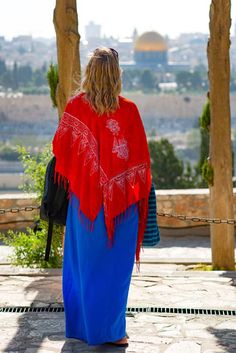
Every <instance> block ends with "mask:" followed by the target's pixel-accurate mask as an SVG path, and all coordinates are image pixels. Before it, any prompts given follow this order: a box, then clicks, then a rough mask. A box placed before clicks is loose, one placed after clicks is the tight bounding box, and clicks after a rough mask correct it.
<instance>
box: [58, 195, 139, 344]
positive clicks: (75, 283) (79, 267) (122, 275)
mask: <svg viewBox="0 0 236 353" xmlns="http://www.w3.org/2000/svg"><path fill="white" fill-rule="evenodd" d="M78 206H79V201H78V199H77V198H76V197H75V195H73V197H72V200H71V202H70V203H69V208H68V215H67V223H66V234H65V243H64V258H63V282H62V284H63V300H64V308H65V324H66V325H65V326H66V337H68V338H77V339H79V340H82V341H85V342H87V343H88V344H90V345H97V344H102V343H105V342H112V341H117V340H119V339H121V338H123V337H125V335H126V320H125V312H126V305H127V299H128V291H129V286H130V281H131V275H132V269H133V264H134V258H135V250H136V242H137V233H138V211H137V205H132V206H130V207H129V209H128V210H127V211H126V214H125V217H120V222H118V224H117V225H116V228H115V234H114V243H113V245H112V246H110V245H109V244H108V238H107V233H106V227H105V223H104V210H103V208H102V209H101V211H100V212H99V214H98V216H97V218H96V220H95V222H94V227H93V230H92V231H91V230H89V229H88V227H87V225H86V222H83V221H82V220H81V217H79V216H78Z"/></svg>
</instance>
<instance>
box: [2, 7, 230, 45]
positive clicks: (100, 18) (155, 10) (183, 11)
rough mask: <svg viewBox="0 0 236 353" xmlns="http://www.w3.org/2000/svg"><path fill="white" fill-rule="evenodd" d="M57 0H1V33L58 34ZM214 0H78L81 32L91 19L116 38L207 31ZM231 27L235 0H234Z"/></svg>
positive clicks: (175, 34)
mask: <svg viewBox="0 0 236 353" xmlns="http://www.w3.org/2000/svg"><path fill="white" fill-rule="evenodd" d="M55 2H56V0H0V36H5V37H6V38H7V39H11V38H12V37H15V36H18V35H22V34H27V35H32V36H33V37H47V38H51V37H54V36H55V32H54V27H53V23H52V16H53V9H54V6H55ZM210 3H211V0H144V1H141V0H119V1H118V0H116V1H114V0H77V7H78V16H79V32H80V34H81V36H82V39H83V38H84V35H85V33H84V27H85V25H86V24H88V22H89V21H94V22H95V23H97V24H101V25H102V34H103V35H106V36H113V37H116V38H124V37H128V36H131V35H132V32H133V29H134V28H137V30H138V33H140V34H141V33H142V32H144V31H150V30H154V31H157V32H159V33H161V34H162V35H168V36H169V37H171V38H175V37H177V36H178V35H179V34H180V33H190V32H191V33H193V32H202V33H208V32H209V29H208V23H209V6H210ZM231 13H232V31H234V24H235V23H236V0H232V12H231Z"/></svg>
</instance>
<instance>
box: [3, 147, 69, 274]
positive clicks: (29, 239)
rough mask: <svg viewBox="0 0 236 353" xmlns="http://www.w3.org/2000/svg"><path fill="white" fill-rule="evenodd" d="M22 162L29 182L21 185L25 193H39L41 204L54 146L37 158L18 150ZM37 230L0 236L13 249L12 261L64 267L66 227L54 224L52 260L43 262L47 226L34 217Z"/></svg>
mask: <svg viewBox="0 0 236 353" xmlns="http://www.w3.org/2000/svg"><path fill="white" fill-rule="evenodd" d="M18 152H19V154H20V157H19V159H20V161H21V162H22V163H23V166H24V168H25V175H26V176H27V180H26V181H25V182H24V184H23V185H22V186H21V189H23V190H24V191H25V192H34V193H36V197H37V200H38V201H39V202H40V201H41V199H42V195H43V188H44V178H45V172H46V166H47V164H48V162H49V160H50V158H51V157H52V155H51V145H47V146H46V147H45V149H44V150H43V151H42V152H41V153H39V154H38V155H36V156H31V155H30V154H29V153H28V152H27V150H26V149H25V147H20V146H19V147H18ZM35 222H36V224H37V227H35V228H36V229H35V230H33V229H31V228H27V229H26V231H25V232H15V231H12V230H10V231H8V232H7V234H3V233H1V234H0V240H2V241H3V242H4V243H5V244H7V245H9V246H12V247H13V255H12V256H11V261H12V263H13V264H14V265H21V266H28V267H41V268H48V267H61V265H62V234H63V227H62V226H58V225H54V228H53V240H52V246H51V254H50V258H49V261H48V262H46V261H44V253H45V247H46V239H47V229H48V223H47V222H44V221H41V220H40V219H39V216H37V217H36V218H35Z"/></svg>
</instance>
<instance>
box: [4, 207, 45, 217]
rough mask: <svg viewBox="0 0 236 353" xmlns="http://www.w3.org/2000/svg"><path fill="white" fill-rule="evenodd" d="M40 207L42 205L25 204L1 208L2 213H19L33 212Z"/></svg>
mask: <svg viewBox="0 0 236 353" xmlns="http://www.w3.org/2000/svg"><path fill="white" fill-rule="evenodd" d="M38 209H40V206H25V207H12V208H0V215H2V214H5V213H19V212H23V211H24V212H31V211H34V210H38Z"/></svg>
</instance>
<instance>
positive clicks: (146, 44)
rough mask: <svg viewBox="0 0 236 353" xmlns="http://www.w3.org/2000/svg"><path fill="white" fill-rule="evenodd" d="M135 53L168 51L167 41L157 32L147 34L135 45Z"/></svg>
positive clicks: (139, 38)
mask: <svg viewBox="0 0 236 353" xmlns="http://www.w3.org/2000/svg"><path fill="white" fill-rule="evenodd" d="M134 51H136V52H137V51H162V52H163V51H167V45H166V42H165V39H164V38H163V37H162V36H161V35H160V34H159V33H157V32H145V33H143V34H142V35H141V36H140V37H138V38H137V40H136V42H135V43H134Z"/></svg>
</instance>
